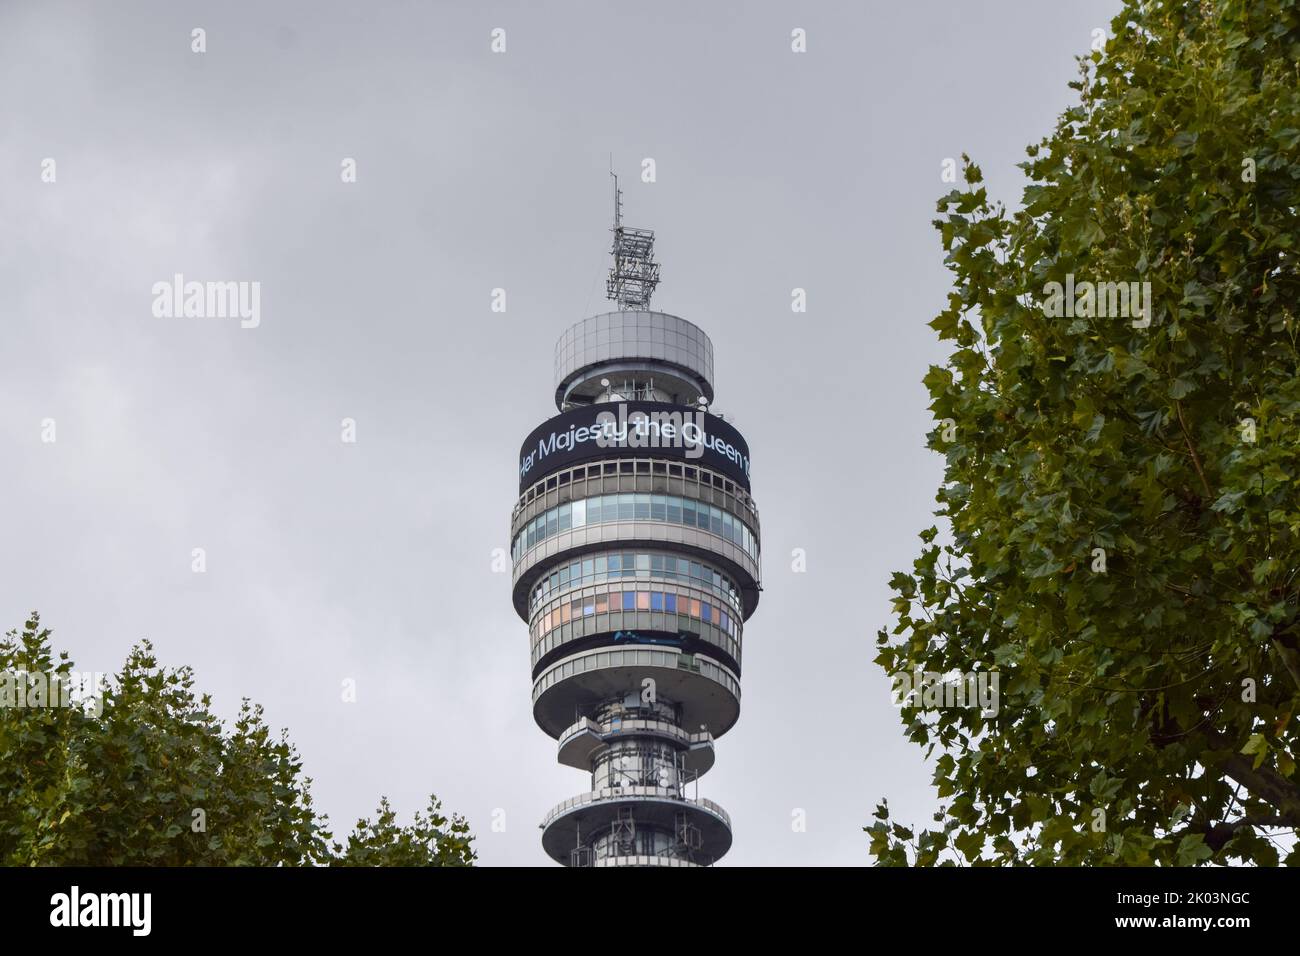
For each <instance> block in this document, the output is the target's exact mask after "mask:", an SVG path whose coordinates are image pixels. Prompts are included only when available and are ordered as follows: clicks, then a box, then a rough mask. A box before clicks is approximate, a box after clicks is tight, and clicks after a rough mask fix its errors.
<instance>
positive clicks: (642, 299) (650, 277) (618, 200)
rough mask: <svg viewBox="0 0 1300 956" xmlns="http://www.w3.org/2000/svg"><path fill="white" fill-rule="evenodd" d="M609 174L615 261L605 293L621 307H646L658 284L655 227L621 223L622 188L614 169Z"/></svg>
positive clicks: (636, 308) (648, 305)
mask: <svg viewBox="0 0 1300 956" xmlns="http://www.w3.org/2000/svg"><path fill="white" fill-rule="evenodd" d="M609 175H610V178H612V179H613V180H614V230H613V231H614V248H613V255H614V265H613V267H612V268H611V269H610V270H609V278H608V279H607V280H606V282H605V295H606V297H607V298H610V299H613V300H614V301H615V302H617V303H618V307H619V308H620V309H632V310H647V309H649V308H650V296H652V295H654V291H655V287H656V286H657V285H659V263H657V262H655V260H654V251H655V234H654V230H653V229H634V228H632V227H631V226H625V225H623V191H622V190H621V189H619V188H618V177H617V176H616V175H614V172H613V170H611V171H610V174H609Z"/></svg>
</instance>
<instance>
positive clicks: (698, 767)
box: [510, 183, 760, 866]
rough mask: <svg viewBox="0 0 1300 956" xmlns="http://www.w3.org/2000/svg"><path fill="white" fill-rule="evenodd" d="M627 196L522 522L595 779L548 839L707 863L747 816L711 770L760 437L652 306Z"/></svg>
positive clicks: (542, 620) (694, 350)
mask: <svg viewBox="0 0 1300 956" xmlns="http://www.w3.org/2000/svg"><path fill="white" fill-rule="evenodd" d="M615 210H616V212H615V230H614V232H615V239H614V267H613V268H612V269H611V272H610V281H609V291H610V295H611V298H614V299H615V302H616V304H617V305H618V308H617V309H616V310H615V311H612V312H606V313H604V314H601V315H595V316H592V317H590V318H587V319H584V320H582V321H581V322H578V323H577V324H576V325H574V326H572V327H571V328H570V329H568V331H566V332H565V333H564V334H563V335H562V336H560V339H559V341H558V342H557V344H556V349H555V384H556V388H555V404H556V407H557V409H558V410H559V414H558V415H557V416H555V417H553V418H551V419H549V420H547V421H546V422H544V423H542V425H540V426H539V427H538V428H536V429H534V431H533V432H532V434H530V435H529V436H528V438H527V439H526V440H525V441H524V444H523V447H522V448H521V450H520V461H519V500H518V501H517V503H516V504H515V507H514V512H513V514H512V516H511V521H510V536H511V556H512V560H513V578H512V581H513V600H514V606H515V610H516V611H517V612H518V614H519V616H520V617H521V618H522V619H523V620H524V622H525V623H526V624H527V625H528V630H529V646H530V650H531V656H530V660H531V664H532V679H533V691H532V699H533V717H534V719H535V720H536V721H537V724H538V726H540V727H541V728H542V730H544V731H545V732H546V733H547V734H549V735H550V736H551V737H552V738H554V739H555V740H556V741H557V744H558V751H559V761H560V763H561V764H564V765H565V766H569V767H573V768H575V769H579V770H583V771H586V772H587V773H589V774H590V789H589V790H588V791H587V792H584V793H582V794H580V795H578V796H575V797H572V798H571V799H568V800H565V801H564V802H562V803H560V804H558V805H557V806H555V807H554V808H553V809H552V810H551V811H550V812H549V813H548V814H547V815H546V817H545V819H544V820H543V822H542V847H543V849H544V850H545V852H546V853H547V855H548V856H550V857H551V858H552V859H554V860H556V861H557V862H559V863H563V864H565V865H568V866H701V865H709V864H711V863H713V862H714V861H716V860H717V859H719V858H720V857H721V856H722V855H723V854H724V853H726V852H727V850H728V849H729V848H730V847H731V820H730V818H729V817H728V816H727V813H726V811H724V810H723V809H722V808H721V807H720V806H718V805H717V804H715V803H713V802H712V801H710V800H706V799H703V798H701V797H700V796H699V792H698V791H699V779H700V777H701V776H703V775H704V774H705V773H706V772H707V771H708V770H709V769H710V768H711V767H712V766H713V761H714V740H715V738H717V737H720V736H722V735H723V734H725V733H726V732H727V731H728V730H730V729H731V727H732V726H734V725H735V723H736V720H737V718H738V717H739V715H740V664H741V643H742V635H743V631H744V626H745V622H746V621H747V620H748V619H749V617H750V615H752V614H753V613H754V609H755V607H756V606H757V604H758V597H759V590H760V561H759V555H760V549H759V521H758V510H757V508H756V506H755V504H754V500H753V498H752V497H751V496H750V482H749V447H748V445H747V444H746V443H745V440H744V438H743V437H742V436H741V435H740V433H739V432H738V431H737V430H736V429H735V428H734V427H733V426H732V425H730V424H729V423H727V422H726V421H724V420H723V419H721V418H720V417H718V416H716V415H712V414H710V413H709V412H708V411H707V406H708V404H709V403H710V402H711V401H712V399H713V344H712V342H710V341H709V337H708V336H707V335H705V334H704V332H703V331H702V330H701V329H699V328H698V327H696V326H695V325H693V324H691V323H690V322H687V321H686V320H685V319H681V318H678V317H676V316H673V315H668V314H666V313H663V312H656V311H652V310H651V309H650V308H649V298H650V294H651V293H652V292H653V290H654V286H655V284H657V282H658V266H657V264H655V263H654V262H653V247H654V233H653V232H650V231H649V230H641V229H638V230H627V229H625V228H624V227H623V226H622V224H621V211H620V210H619V195H618V191H617V183H616V184H615ZM628 234H635V235H634V240H635V241H634V243H633V245H632V246H631V247H629V248H628V249H625V248H622V247H621V244H622V243H623V242H624V239H625V238H626V236H627V235H628ZM629 249H630V251H629ZM620 272H624V273H626V275H625V276H623V277H621V278H620V275H619V273H620ZM629 276H630V277H631V278H629Z"/></svg>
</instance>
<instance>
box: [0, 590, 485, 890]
mask: <svg viewBox="0 0 1300 956" xmlns="http://www.w3.org/2000/svg"><path fill="white" fill-rule="evenodd" d="M74 674H75V672H74V671H73V665H72V662H71V661H70V660H69V658H68V655H67V653H66V652H65V653H62V654H61V655H60V656H59V657H58V659H57V660H56V659H55V658H54V654H53V651H52V649H51V643H50V631H49V630H47V629H42V628H41V626H40V620H39V618H38V616H37V615H36V614H35V613H33V614H32V616H31V619H30V620H28V621H27V622H26V624H25V626H24V628H23V631H22V633H21V634H19V633H18V632H17V631H10V632H9V633H8V634H7V635H6V637H5V639H4V640H3V641H0V676H3V678H4V679H5V684H4V696H5V699H4V700H3V701H2V702H0V703H2V704H3V706H0V863H3V864H4V865H8V866H76V865H84V866H103V865H111V866H126V865H135V866H189V865H202V866H277V865H282V866H312V865H351V866H454V865H470V864H471V863H472V862H473V860H474V856H475V854H474V851H473V850H472V849H471V847H470V843H471V841H472V840H473V837H471V836H470V835H469V827H468V824H467V823H466V822H465V821H464V820H463V819H462V818H460V817H452V818H451V819H450V820H448V818H447V817H445V816H443V815H442V814H441V813H440V812H439V810H440V804H439V803H438V801H437V800H436V798H431V801H430V808H429V811H428V813H427V815H422V814H419V813H417V814H416V816H415V823H414V824H413V825H412V826H408V827H398V826H396V824H395V822H394V814H393V812H392V810H391V808H390V807H389V805H388V801H387V799H383V800H382V801H381V803H380V807H379V820H378V822H377V823H375V824H371V823H370V822H368V821H365V820H362V821H359V822H358V824H357V828H356V830H355V831H354V832H353V834H352V835H351V836H350V837H349V838H348V842H347V846H346V847H344V846H341V845H340V844H338V843H333V844H332V845H331V835H330V832H329V830H328V829H327V824H328V820H327V819H326V818H325V817H324V816H318V815H317V813H316V810H315V807H314V806H313V804H312V798H311V792H310V788H311V780H310V778H303V777H302V776H301V771H302V763H301V760H300V759H299V756H298V753H297V750H296V749H295V748H294V746H293V745H292V744H291V743H290V742H289V739H288V736H287V734H286V733H285V732H281V734H280V735H279V737H278V738H277V737H274V736H273V735H272V733H271V731H270V730H269V728H268V727H267V725H266V723H265V721H264V719H263V712H262V708H261V707H260V706H255V705H252V704H250V703H249V702H248V700H244V701H243V703H242V705H241V707H240V710H239V715H238V717H237V718H236V720H235V721H234V726H233V728H231V730H230V731H229V732H227V731H226V729H225V728H224V726H223V724H222V722H221V721H220V720H219V719H218V718H217V717H216V716H215V715H214V714H213V713H212V702H211V698H210V697H209V695H206V694H204V695H202V696H196V695H195V693H194V690H193V684H194V676H193V673H192V671H191V670H190V668H188V667H184V668H180V669H173V670H167V669H164V668H161V667H159V666H158V662H157V660H156V659H155V657H154V654H153V648H152V646H151V645H150V644H149V642H148V641H145V642H143V643H141V644H140V645H138V646H137V647H135V648H133V649H132V650H131V652H130V654H129V655H128V657H127V659H126V662H125V664H124V665H123V667H122V669H121V671H120V673H118V674H117V675H116V676H115V677H114V678H113V679H111V680H108V681H106V685H107V686H106V687H104V688H103V691H102V698H101V700H100V702H99V703H98V704H95V703H94V695H93V694H91V695H89V696H81V697H79V696H78V691H79V690H86V689H90V688H83V687H80V686H79V684H80V682H78V681H76V680H74ZM50 675H53V676H50ZM47 684H48V685H49V686H48V687H47V686H46V685H47ZM20 693H21V697H19V694H20ZM78 701H79V702H78ZM55 704H58V706H53V705H55ZM69 704H70V706H69Z"/></svg>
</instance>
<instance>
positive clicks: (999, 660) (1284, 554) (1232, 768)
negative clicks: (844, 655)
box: [866, 0, 1300, 865]
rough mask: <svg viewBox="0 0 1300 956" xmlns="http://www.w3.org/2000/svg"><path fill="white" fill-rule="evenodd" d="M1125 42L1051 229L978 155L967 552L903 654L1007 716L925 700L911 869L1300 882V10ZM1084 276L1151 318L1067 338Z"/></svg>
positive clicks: (1058, 165)
mask: <svg viewBox="0 0 1300 956" xmlns="http://www.w3.org/2000/svg"><path fill="white" fill-rule="evenodd" d="M1110 32H1111V35H1112V38H1111V39H1109V40H1108V42H1107V43H1106V46H1105V50H1104V52H1099V53H1094V54H1092V55H1091V56H1088V57H1085V58H1081V59H1080V80H1079V81H1078V82H1077V83H1074V84H1071V85H1072V86H1073V87H1074V88H1076V89H1077V90H1078V91H1079V97H1080V98H1079V102H1078V104H1077V105H1075V106H1073V107H1072V108H1070V109H1068V110H1067V111H1066V112H1065V113H1064V114H1063V115H1062V117H1061V118H1060V120H1059V122H1058V124H1057V126H1056V129H1055V132H1054V133H1053V135H1051V136H1050V137H1048V138H1046V139H1044V140H1043V141H1042V142H1041V143H1040V144H1038V145H1037V146H1034V147H1031V148H1030V149H1029V150H1028V155H1029V159H1028V161H1026V162H1025V163H1023V164H1021V168H1022V169H1024V170H1025V172H1026V174H1027V178H1028V180H1029V185H1028V186H1027V188H1026V189H1025V191H1024V198H1023V205H1022V208H1020V209H1019V210H1018V211H1016V212H1014V213H1010V214H1009V213H1008V212H1007V211H1006V210H1005V208H1003V207H1002V206H1000V205H998V204H996V203H993V202H991V201H990V200H989V198H988V197H987V195H986V192H985V189H984V187H983V186H982V185H981V182H982V177H981V173H980V170H979V169H978V167H976V166H975V165H973V164H971V163H970V161H969V159H967V160H966V166H965V176H964V179H965V183H964V185H963V186H962V187H960V188H958V189H956V190H954V191H953V192H951V193H950V194H948V195H947V196H945V197H944V198H943V199H942V200H941V201H940V203H939V212H940V213H941V218H940V219H939V220H937V221H936V223H935V225H936V227H937V228H938V229H939V231H940V233H941V235H942V243H943V247H944V249H945V250H946V252H947V257H946V263H947V265H948V267H949V268H950V270H951V271H952V273H953V288H952V291H951V293H950V294H949V299H948V306H947V308H946V309H944V311H943V312H942V313H941V314H940V315H939V316H938V317H937V318H936V319H935V320H934V321H933V322H931V323H930V324H931V326H932V327H933V328H934V329H935V330H936V331H937V332H938V334H939V337H940V338H941V339H942V340H945V341H947V342H951V343H953V346H952V352H951V355H950V357H949V359H948V362H947V364H946V366H944V367H933V368H931V370H930V372H929V374H928V375H927V376H926V378H925V384H926V386H927V387H928V389H929V393H930V396H931V398H932V400H933V402H932V404H931V406H930V407H931V409H932V411H933V413H934V416H935V418H936V419H937V420H938V422H939V426H938V427H936V428H935V430H934V431H933V432H932V433H931V435H930V437H929V446H930V447H931V448H933V449H935V450H936V451H940V452H942V453H943V455H944V456H945V473H944V480H943V483H942V486H941V487H940V489H939V491H938V493H937V501H938V502H939V505H940V507H939V509H938V510H937V511H936V514H937V515H938V516H940V517H941V518H944V519H947V523H948V525H949V527H950V529H951V533H950V535H947V534H946V535H945V536H943V537H941V536H940V535H939V532H938V530H937V528H931V529H929V530H927V531H925V532H924V533H922V535H921V539H922V542H923V546H922V548H921V552H920V556H919V557H918V558H917V559H916V561H915V563H914V564H913V567H912V570H911V571H910V572H909V573H898V574H895V575H894V577H893V579H892V582H891V586H892V588H893V590H894V592H895V601H894V611H895V616H896V625H895V626H894V627H893V629H892V632H891V633H886V632H885V631H883V630H882V631H881V632H880V635H879V638H878V651H879V654H878V657H877V658H876V660H877V662H878V663H879V664H880V665H881V666H882V667H883V668H884V669H885V671H886V672H887V673H889V674H891V675H896V674H899V673H902V672H909V673H910V672H914V671H916V670H918V669H919V670H920V671H922V672H931V673H936V674H944V673H951V672H953V671H960V672H963V673H971V672H979V671H989V672H996V673H997V674H998V675H999V695H1000V701H999V706H998V707H997V708H996V713H993V712H992V710H993V709H992V708H990V709H989V712H988V713H985V712H982V711H981V710H980V709H978V708H970V707H965V708H963V707H946V708H929V709H927V708H925V707H924V706H913V705H908V706H903V707H902V709H901V715H902V720H903V724H904V726H905V727H906V734H907V737H908V739H909V740H911V741H913V742H915V743H916V744H918V745H919V746H922V747H924V748H926V753H927V755H933V754H934V753H935V752H936V751H937V752H938V754H939V755H938V757H937V760H936V763H935V767H934V780H935V783H936V784H937V786H938V792H939V795H940V797H941V799H942V800H943V801H944V803H943V808H942V809H941V811H940V812H939V813H938V814H937V815H936V817H935V820H936V823H937V824H939V825H938V826H936V827H933V828H931V829H927V830H913V829H912V828H910V827H907V826H902V825H900V824H898V823H894V822H892V821H891V820H890V817H889V810H888V807H887V805H886V804H885V803H882V804H881V805H880V806H879V807H878V809H877V811H876V821H875V822H874V823H872V824H871V825H870V826H868V827H867V828H866V830H867V831H868V833H869V834H870V845H871V852H872V854H873V855H874V856H875V857H876V858H877V859H878V861H879V862H881V863H883V864H894V865H899V864H908V863H913V864H920V865H933V864H936V863H945V862H946V863H962V862H966V863H983V864H1088V865H1096V864H1127V865H1151V864H1162V865H1188V864H1198V863H1207V862H1212V863H1228V862H1234V861H1247V862H1252V863H1258V864H1262V865H1272V864H1276V863H1278V862H1280V861H1284V862H1286V863H1288V864H1292V865H1294V864H1296V863H1298V862H1300V853H1298V852H1297V850H1296V849H1295V846H1296V840H1295V834H1294V828H1295V827H1297V826H1300V778H1297V776H1296V760H1297V730H1296V722H1295V721H1294V720H1293V719H1292V718H1293V714H1294V711H1295V709H1296V705H1297V700H1298V699H1300V696H1298V692H1300V654H1298V652H1297V651H1298V647H1300V643H1298V641H1297V613H1298V609H1297V579H1296V575H1297V571H1300V537H1298V535H1300V498H1298V495H1297V492H1298V490H1300V489H1298V487H1297V483H1298V482H1300V430H1298V429H1297V416H1300V353H1297V347H1296V333H1297V329H1296V319H1295V314H1294V312H1295V308H1296V302H1297V292H1298V291H1300V277H1298V276H1297V271H1296V256H1297V253H1298V252H1300V250H1298V249H1297V244H1298V243H1300V216H1298V214H1297V209H1298V208H1300V155H1297V154H1298V152H1300V4H1298V3H1297V2H1296V0H1250V2H1243V0H1232V2H1228V0H1222V2H1209V0H1207V2H1203V3H1186V2H1181V0H1180V2H1138V0H1128V2H1127V3H1125V6H1124V9H1123V11H1122V12H1121V13H1120V14H1119V15H1118V16H1117V17H1116V18H1115V19H1114V20H1113V22H1112V24H1111V31H1110ZM1071 275H1072V276H1073V280H1074V282H1075V283H1076V289H1079V288H1080V287H1079V286H1078V285H1077V283H1081V282H1084V281H1088V282H1092V283H1094V284H1095V283H1103V282H1126V283H1128V282H1137V283H1142V282H1149V283H1150V291H1151V300H1150V301H1151V308H1150V309H1149V310H1148V311H1147V312H1146V314H1145V315H1143V314H1138V315H1133V314H1132V313H1130V315H1127V316H1115V315H1113V314H1111V315H1102V314H1101V313H1100V311H1099V305H1100V301H1101V300H1100V296H1098V297H1097V298H1096V299H1095V300H1094V302H1093V303H1092V305H1091V306H1090V305H1089V304H1088V303H1087V301H1086V299H1083V298H1080V299H1076V300H1075V305H1076V306H1077V308H1076V309H1075V310H1074V314H1073V315H1072V316H1060V317H1051V316H1050V315H1049V313H1051V312H1053V311H1054V310H1053V307H1052V303H1051V302H1050V299H1051V298H1052V296H1053V294H1054V292H1055V291H1056V290H1055V289H1054V288H1053V287H1052V286H1050V285H1049V283H1053V282H1056V283H1061V284H1062V285H1065V284H1066V283H1067V281H1068V280H1067V277H1069V276H1071ZM1078 294H1079V295H1080V296H1083V295H1084V293H1082V292H1079V293H1078ZM1058 304H1059V302H1058ZM1114 304H1115V303H1114V302H1112V303H1111V305H1114ZM1111 311H1112V312H1113V311H1114V310H1113V309H1112V310H1111ZM911 703H912V704H916V703H917V702H916V701H912V702H911ZM922 703H923V702H922Z"/></svg>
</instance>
